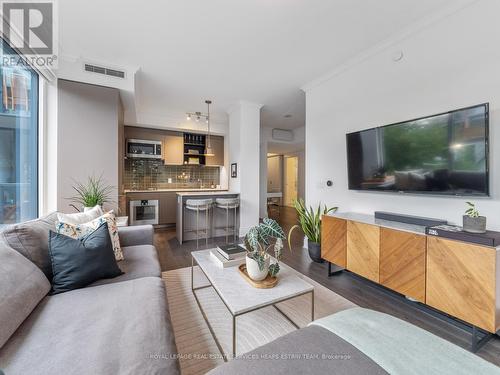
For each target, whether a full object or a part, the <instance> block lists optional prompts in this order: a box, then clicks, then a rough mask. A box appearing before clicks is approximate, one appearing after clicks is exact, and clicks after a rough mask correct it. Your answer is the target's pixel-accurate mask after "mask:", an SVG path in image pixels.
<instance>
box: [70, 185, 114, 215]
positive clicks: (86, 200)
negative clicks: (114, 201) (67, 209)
mask: <svg viewBox="0 0 500 375" xmlns="http://www.w3.org/2000/svg"><path fill="white" fill-rule="evenodd" d="M73 190H75V191H76V195H75V196H73V197H71V198H69V199H70V201H72V202H73V203H74V205H73V207H75V208H77V210H78V207H76V206H79V207H81V208H82V209H83V211H86V210H89V209H91V208H92V207H95V206H97V205H99V206H101V207H102V205H103V204H104V203H107V202H110V201H111V192H112V191H113V186H111V185H107V184H105V183H104V181H103V178H102V176H100V177H94V176H90V177H89V178H88V179H87V182H86V183H81V182H78V181H75V185H74V186H73ZM75 205H76V206H75Z"/></svg>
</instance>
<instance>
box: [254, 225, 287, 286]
mask: <svg viewBox="0 0 500 375" xmlns="http://www.w3.org/2000/svg"><path fill="white" fill-rule="evenodd" d="M284 239H285V233H284V232H283V229H282V228H281V227H280V225H279V224H278V223H277V222H276V221H275V220H272V219H269V218H265V219H264V220H263V221H262V223H260V224H259V225H256V226H254V227H252V228H251V229H250V230H249V231H248V233H247V235H246V236H245V248H246V250H247V254H246V266H247V272H248V275H249V276H250V278H251V279H252V280H255V281H260V280H264V279H265V278H266V277H267V275H268V274H269V275H271V276H276V275H277V274H278V272H279V270H280V265H279V261H280V259H281V255H282V250H283V240H284ZM273 240H274V241H273ZM271 247H272V248H273V250H274V258H275V259H276V263H273V264H270V263H271V256H270V255H269V253H268V250H269V249H271Z"/></svg>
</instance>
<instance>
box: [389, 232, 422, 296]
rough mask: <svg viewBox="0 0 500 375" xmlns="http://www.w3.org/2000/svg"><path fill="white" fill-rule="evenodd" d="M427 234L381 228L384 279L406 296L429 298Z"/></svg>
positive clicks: (393, 288) (391, 287) (392, 287)
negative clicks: (427, 292) (426, 282)
mask: <svg viewBox="0 0 500 375" xmlns="http://www.w3.org/2000/svg"><path fill="white" fill-rule="evenodd" d="M425 252H426V237H425V236H424V235H420V234H415V233H408V232H402V231H398V230H393V229H387V228H381V229H380V283H381V284H382V285H384V286H385V287H387V288H389V289H392V290H395V291H396V292H398V293H401V294H403V295H405V296H408V297H411V298H413V299H416V300H417V301H419V302H425Z"/></svg>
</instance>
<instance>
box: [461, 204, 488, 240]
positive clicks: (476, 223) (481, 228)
mask: <svg viewBox="0 0 500 375" xmlns="http://www.w3.org/2000/svg"><path fill="white" fill-rule="evenodd" d="M466 204H467V206H468V208H467V210H466V211H465V215H464V216H463V222H464V224H463V228H464V231H466V232H469V233H486V216H480V215H479V211H478V210H477V208H476V205H475V204H474V203H472V202H466Z"/></svg>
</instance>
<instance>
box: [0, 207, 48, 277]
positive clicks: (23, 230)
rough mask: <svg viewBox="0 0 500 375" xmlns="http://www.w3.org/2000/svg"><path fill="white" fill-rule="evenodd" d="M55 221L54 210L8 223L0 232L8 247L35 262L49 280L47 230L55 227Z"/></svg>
mask: <svg viewBox="0 0 500 375" xmlns="http://www.w3.org/2000/svg"><path fill="white" fill-rule="evenodd" d="M56 221H57V214H56V213H55V212H54V213H51V214H49V215H47V216H44V217H41V218H39V219H35V220H30V221H25V222H24V223H20V224H14V225H10V226H8V227H7V228H5V229H4V230H3V231H2V232H1V233H0V237H3V239H4V240H5V242H7V244H8V245H9V246H10V247H12V248H13V249H14V250H16V251H18V252H19V253H21V254H22V255H24V256H25V257H26V258H28V259H29V260H31V261H32V262H33V263H35V264H36V265H37V266H38V268H40V269H41V270H42V271H43V273H44V274H45V276H47V278H48V279H49V280H52V267H51V263H50V257H49V230H54V229H55V223H56Z"/></svg>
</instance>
